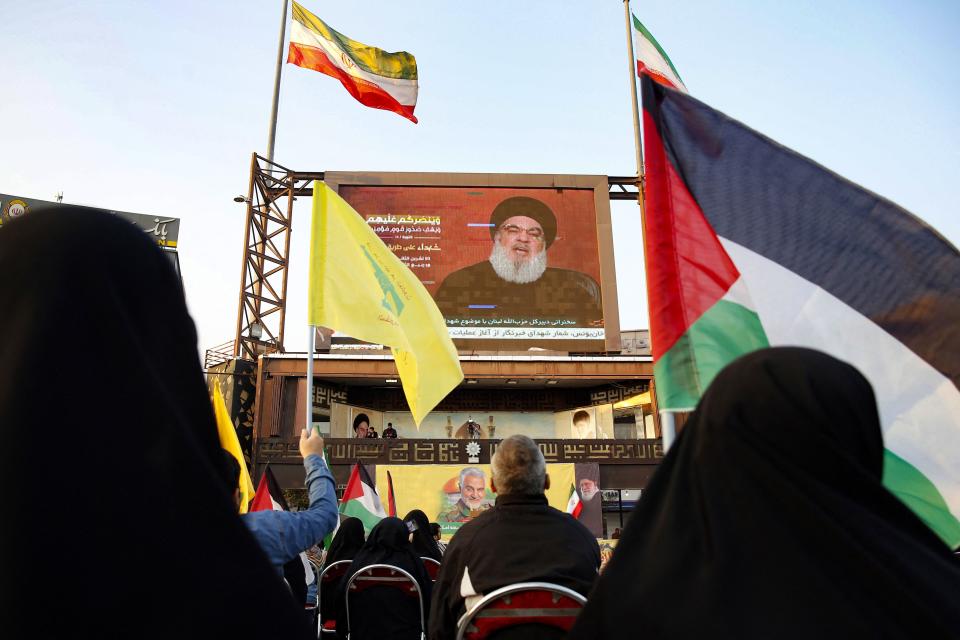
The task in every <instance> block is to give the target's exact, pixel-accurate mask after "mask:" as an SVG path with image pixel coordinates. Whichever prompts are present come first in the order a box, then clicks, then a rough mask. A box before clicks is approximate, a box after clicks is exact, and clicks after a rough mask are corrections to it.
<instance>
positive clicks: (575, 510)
mask: <svg viewBox="0 0 960 640" xmlns="http://www.w3.org/2000/svg"><path fill="white" fill-rule="evenodd" d="M582 511H583V502H581V501H580V494H579V493H577V488H576V487H575V486H574V485H570V499H569V500H567V513H569V514H570V515H572V516H573V517H574V518H576V519H577V520H579V519H580V513H581V512H582Z"/></svg>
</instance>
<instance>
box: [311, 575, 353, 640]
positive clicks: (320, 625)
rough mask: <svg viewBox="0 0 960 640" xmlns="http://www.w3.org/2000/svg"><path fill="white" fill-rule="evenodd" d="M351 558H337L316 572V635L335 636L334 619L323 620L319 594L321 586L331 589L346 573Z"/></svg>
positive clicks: (335, 622)
mask: <svg viewBox="0 0 960 640" xmlns="http://www.w3.org/2000/svg"><path fill="white" fill-rule="evenodd" d="M351 562H353V560H338V561H337V562H334V563H333V564H331V565H330V566H328V567H327V568H326V569H321V570H320V571H319V572H318V573H317V637H318V638H322V637H323V636H324V635H325V634H326V635H329V636H331V637H336V635H337V621H336V620H335V619H330V620H324V619H323V613H322V611H323V610H322V609H321V603H322V602H323V601H322V600H321V598H322V597H323V596H322V595H321V593H322V591H323V587H324V586H326V587H327V588H328V589H332V588H333V587H334V586H335V585H336V583H337V582H338V581H339V580H341V579H342V578H343V576H345V575H347V569H349V568H350V563H351Z"/></svg>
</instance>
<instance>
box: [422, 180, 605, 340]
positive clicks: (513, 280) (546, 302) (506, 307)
mask: <svg viewBox="0 0 960 640" xmlns="http://www.w3.org/2000/svg"><path fill="white" fill-rule="evenodd" d="M489 227H490V240H491V246H490V254H489V257H488V258H487V259H486V260H484V261H482V262H478V263H477V264H473V265H470V266H468V267H464V268H462V269H459V270H457V271H454V272H453V273H451V274H449V275H448V276H447V277H446V278H444V280H443V282H442V284H441V285H440V288H439V289H438V290H437V293H436V295H435V296H434V298H435V300H436V302H437V306H438V307H439V308H440V311H441V313H443V315H444V317H446V318H459V319H462V318H473V317H490V318H493V317H496V318H506V317H510V318H516V319H518V320H523V319H530V318H534V317H536V318H549V319H562V320H571V321H573V322H575V323H576V326H581V327H584V326H599V325H601V324H602V319H603V312H602V302H601V292H600V285H598V284H597V282H596V280H594V279H593V278H592V277H591V276H589V275H587V274H586V273H581V272H579V271H574V270H571V269H560V268H555V267H550V266H548V262H549V251H550V246H551V245H552V244H553V243H554V241H556V240H557V236H558V234H557V219H556V216H555V215H554V213H553V211H552V210H551V209H550V207H548V206H547V205H546V204H545V203H543V202H541V201H540V200H537V199H535V198H528V197H525V196H515V197H510V198H507V199H506V200H503V201H502V202H500V204H498V205H497V206H496V207H495V208H494V210H493V212H492V213H491V215H490V223H489Z"/></svg>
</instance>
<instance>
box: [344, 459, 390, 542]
mask: <svg viewBox="0 0 960 640" xmlns="http://www.w3.org/2000/svg"><path fill="white" fill-rule="evenodd" d="M340 513H342V514H343V515H345V516H350V517H353V518H358V519H359V520H360V522H362V523H363V528H364V531H366V533H370V530H371V529H373V528H374V527H375V526H377V523H378V522H380V520H381V519H382V518H385V517H386V516H387V512H386V511H384V510H383V504H381V503H380V496H379V495H377V490H376V489H374V488H373V482H372V481H371V480H370V474H369V473H367V470H366V469H365V468H364V467H363V465H361V464H360V463H359V462H358V463H356V464H355V465H353V471H351V472H350V480H348V481H347V488H346V489H344V491H343V499H342V500H340Z"/></svg>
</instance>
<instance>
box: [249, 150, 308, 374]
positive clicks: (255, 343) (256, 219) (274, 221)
mask: <svg viewBox="0 0 960 640" xmlns="http://www.w3.org/2000/svg"><path fill="white" fill-rule="evenodd" d="M314 180H323V172H307V173H304V172H297V171H292V170H290V169H288V168H286V167H284V166H282V165H279V164H277V163H275V162H271V161H269V160H267V159H266V158H264V157H262V156H260V155H258V154H256V153H255V154H253V156H252V158H251V161H250V184H249V188H248V190H247V197H246V199H245V202H246V205H247V215H246V223H245V225H244V232H243V238H244V242H243V262H242V264H241V268H240V300H239V303H238V305H237V307H238V308H237V333H236V338H235V340H234V344H233V353H234V356H236V357H238V358H244V359H249V360H256V359H257V358H258V357H259V356H260V355H263V354H268V353H277V352H281V353H282V352H283V337H284V324H285V320H286V306H287V270H288V267H289V264H290V230H291V225H292V222H293V202H294V199H295V198H296V197H297V196H304V195H310V194H312V193H313V189H312V187H311V183H312V182H313V181H314Z"/></svg>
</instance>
